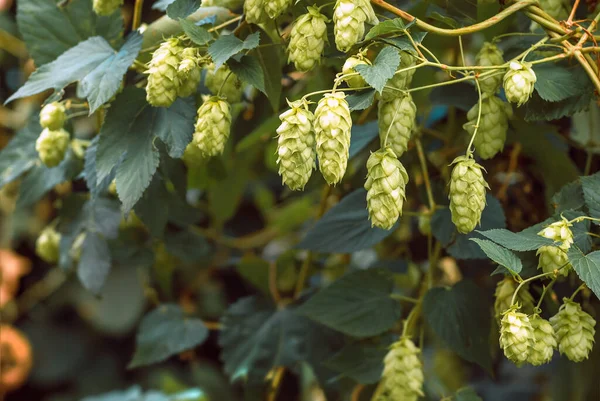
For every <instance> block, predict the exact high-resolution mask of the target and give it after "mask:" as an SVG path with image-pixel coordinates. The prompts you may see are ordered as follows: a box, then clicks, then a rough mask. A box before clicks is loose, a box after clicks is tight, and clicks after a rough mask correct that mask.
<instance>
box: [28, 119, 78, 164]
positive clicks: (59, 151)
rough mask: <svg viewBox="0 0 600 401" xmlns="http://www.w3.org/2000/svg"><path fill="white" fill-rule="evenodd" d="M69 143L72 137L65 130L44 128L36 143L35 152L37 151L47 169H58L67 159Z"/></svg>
mask: <svg viewBox="0 0 600 401" xmlns="http://www.w3.org/2000/svg"><path fill="white" fill-rule="evenodd" d="M69 143H70V135H69V133H68V132H67V131H65V130H64V129H62V128H60V129H58V130H50V129H48V128H44V130H43V131H42V133H41V134H40V136H39V137H38V139H37V141H36V142H35V150H37V152H38V155H39V156H40V160H41V161H42V163H44V164H45V165H46V166H47V167H56V166H58V165H59V164H60V163H61V162H62V161H63V159H64V158H65V155H66V153H67V149H68V148H69Z"/></svg>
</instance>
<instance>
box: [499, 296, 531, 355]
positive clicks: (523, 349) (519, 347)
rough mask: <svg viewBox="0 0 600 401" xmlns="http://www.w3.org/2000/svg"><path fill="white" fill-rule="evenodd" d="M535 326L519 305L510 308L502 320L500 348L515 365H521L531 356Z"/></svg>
mask: <svg viewBox="0 0 600 401" xmlns="http://www.w3.org/2000/svg"><path fill="white" fill-rule="evenodd" d="M533 338H534V335H533V327H532V326H531V322H530V321H529V318H528V317H527V315H526V314H524V313H521V312H519V308H518V306H513V307H511V308H509V309H508V310H507V311H506V312H504V314H503V315H502V320H501V321H500V348H502V350H503V351H504V355H505V356H506V357H507V358H508V359H509V360H510V361H512V362H513V363H514V364H515V365H517V366H521V365H522V364H523V363H525V362H526V361H527V359H528V358H529V354H530V351H531V348H532V347H533Z"/></svg>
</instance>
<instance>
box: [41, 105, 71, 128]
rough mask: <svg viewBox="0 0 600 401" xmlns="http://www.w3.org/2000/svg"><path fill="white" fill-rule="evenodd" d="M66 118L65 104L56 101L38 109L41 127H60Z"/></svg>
mask: <svg viewBox="0 0 600 401" xmlns="http://www.w3.org/2000/svg"><path fill="white" fill-rule="evenodd" d="M66 119H67V115H66V113H65V106H63V105H62V104H60V103H58V102H54V103H50V104H47V105H46V106H44V108H42V110H41V111H40V125H41V126H42V128H48V129H51V130H57V129H61V128H62V127H63V126H64V125H65V120H66Z"/></svg>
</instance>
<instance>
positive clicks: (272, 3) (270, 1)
mask: <svg viewBox="0 0 600 401" xmlns="http://www.w3.org/2000/svg"><path fill="white" fill-rule="evenodd" d="M264 6H265V10H266V12H267V15H268V16H269V18H271V19H275V18H277V17H279V16H280V15H281V14H283V13H284V12H285V11H286V10H287V9H288V8H290V7H291V6H292V0H265V1H264Z"/></svg>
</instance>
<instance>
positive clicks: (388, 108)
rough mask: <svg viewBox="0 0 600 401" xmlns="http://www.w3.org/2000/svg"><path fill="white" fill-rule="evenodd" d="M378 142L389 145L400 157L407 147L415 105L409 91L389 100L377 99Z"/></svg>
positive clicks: (413, 122)
mask: <svg viewBox="0 0 600 401" xmlns="http://www.w3.org/2000/svg"><path fill="white" fill-rule="evenodd" d="M377 113H378V114H377V118H378V123H379V143H380V144H381V146H382V147H383V146H386V144H387V146H390V147H391V148H392V150H393V151H394V153H395V154H396V155H397V156H398V157H400V156H402V155H403V154H404V152H406V150H407V149H408V141H409V139H410V136H411V134H412V132H413V130H414V127H415V118H416V116H417V107H416V106H415V103H414V102H413V100H412V96H411V95H410V93H406V94H405V95H403V96H400V97H397V98H394V99H392V100H390V101H387V102H386V101H384V100H381V101H379V108H378V112H377Z"/></svg>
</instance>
